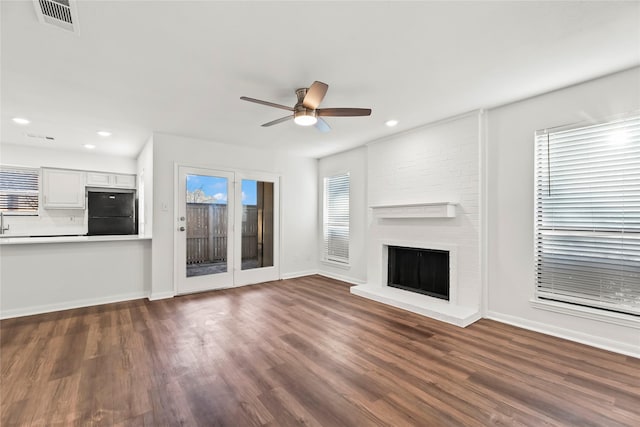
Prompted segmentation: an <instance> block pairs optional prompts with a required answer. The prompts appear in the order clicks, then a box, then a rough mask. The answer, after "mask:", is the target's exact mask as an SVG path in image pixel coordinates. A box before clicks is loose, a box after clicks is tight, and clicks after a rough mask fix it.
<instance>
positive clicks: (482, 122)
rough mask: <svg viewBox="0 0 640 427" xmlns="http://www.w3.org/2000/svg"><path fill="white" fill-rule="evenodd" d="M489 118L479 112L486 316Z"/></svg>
mask: <svg viewBox="0 0 640 427" xmlns="http://www.w3.org/2000/svg"><path fill="white" fill-rule="evenodd" d="M488 123H489V117H488V112H487V111H485V110H483V109H480V111H479V112H478V145H479V147H478V151H479V154H478V155H479V160H478V161H479V169H480V183H479V184H480V185H479V198H478V199H479V202H480V207H479V213H480V230H479V234H480V235H479V239H480V242H479V243H480V283H481V285H480V286H481V287H482V289H481V300H480V312H481V313H482V315H483V316H484V315H485V314H486V313H487V310H488V309H489V202H488V195H489V190H488V188H489V182H488V181H489V179H488V177H487V171H488V159H489V153H488V151H489V144H488V143H487V141H488V140H489V137H488V135H489V125H488Z"/></svg>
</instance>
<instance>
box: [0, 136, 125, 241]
mask: <svg viewBox="0 0 640 427" xmlns="http://www.w3.org/2000/svg"><path fill="white" fill-rule="evenodd" d="M0 163H2V164H5V165H12V166H29V167H36V168H39V167H53V168H64V169H80V170H92V171H104V172H114V173H127V174H134V173H136V161H135V160H134V159H131V158H128V157H116V156H105V155H100V154H95V153H93V152H81V151H61V150H54V149H51V148H45V147H36V146H31V145H17V144H5V143H2V145H1V146H0ZM5 224H9V226H10V229H9V230H8V232H7V234H12V235H20V234H23V235H50V234H58V235H61V234H85V233H86V232H87V221H86V215H85V211H84V210H78V209H43V208H42V207H41V208H40V212H39V215H38V216H7V217H6V218H5Z"/></svg>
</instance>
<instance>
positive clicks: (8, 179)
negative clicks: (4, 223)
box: [0, 165, 40, 214]
mask: <svg viewBox="0 0 640 427" xmlns="http://www.w3.org/2000/svg"><path fill="white" fill-rule="evenodd" d="M39 176H40V170H39V169H37V168H25V167H18V166H5V165H0V211H2V212H5V213H17V214H37V213H38V187H39V185H38V182H39Z"/></svg>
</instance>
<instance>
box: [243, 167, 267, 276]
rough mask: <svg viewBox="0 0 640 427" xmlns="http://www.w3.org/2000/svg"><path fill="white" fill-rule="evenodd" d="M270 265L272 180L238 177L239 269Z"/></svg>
mask: <svg viewBox="0 0 640 427" xmlns="http://www.w3.org/2000/svg"><path fill="white" fill-rule="evenodd" d="M272 266H273V182H263V181H253V180H248V179H243V180H242V269H243V270H249V269H252V268H261V267H272Z"/></svg>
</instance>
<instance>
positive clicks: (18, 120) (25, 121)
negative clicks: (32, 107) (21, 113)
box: [11, 117, 31, 125]
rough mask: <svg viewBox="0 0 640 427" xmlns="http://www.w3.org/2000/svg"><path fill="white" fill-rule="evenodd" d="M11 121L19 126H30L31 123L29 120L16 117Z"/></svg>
mask: <svg viewBox="0 0 640 427" xmlns="http://www.w3.org/2000/svg"><path fill="white" fill-rule="evenodd" d="M11 120H13V121H14V122H15V123H17V124H19V125H28V124H29V123H31V122H30V121H29V120H27V119H23V118H22V117H14V118H13V119H11Z"/></svg>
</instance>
